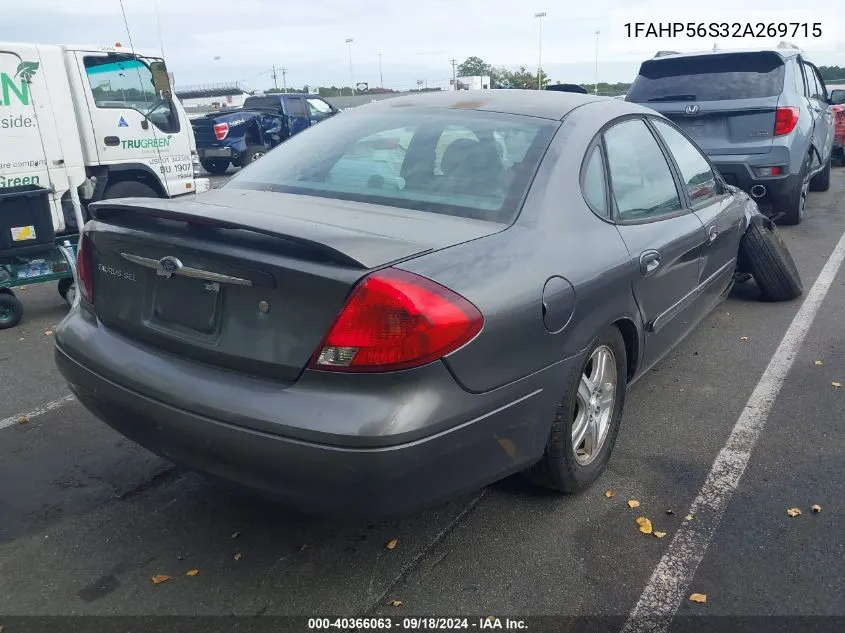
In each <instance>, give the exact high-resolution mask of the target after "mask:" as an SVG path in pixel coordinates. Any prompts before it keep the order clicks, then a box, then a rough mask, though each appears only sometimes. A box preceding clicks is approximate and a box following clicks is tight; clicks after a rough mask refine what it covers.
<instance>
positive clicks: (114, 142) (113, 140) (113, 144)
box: [103, 136, 120, 147]
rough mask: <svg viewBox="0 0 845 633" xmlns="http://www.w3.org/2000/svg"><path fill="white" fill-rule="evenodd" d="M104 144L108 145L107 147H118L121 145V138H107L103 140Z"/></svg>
mask: <svg viewBox="0 0 845 633" xmlns="http://www.w3.org/2000/svg"><path fill="white" fill-rule="evenodd" d="M103 143H105V144H106V147H117V146H118V145H120V138H119V137H117V136H107V137H106V138H104V139H103Z"/></svg>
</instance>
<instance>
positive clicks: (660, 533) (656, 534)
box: [654, 532, 666, 538]
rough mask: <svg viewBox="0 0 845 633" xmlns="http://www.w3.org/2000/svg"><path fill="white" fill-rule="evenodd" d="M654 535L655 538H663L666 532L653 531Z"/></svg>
mask: <svg viewBox="0 0 845 633" xmlns="http://www.w3.org/2000/svg"><path fill="white" fill-rule="evenodd" d="M654 535H655V536H656V537H657V538H663V537H664V536H666V532H655V533H654Z"/></svg>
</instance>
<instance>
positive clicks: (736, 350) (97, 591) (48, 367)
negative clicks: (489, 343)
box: [0, 169, 845, 625]
mask: <svg viewBox="0 0 845 633" xmlns="http://www.w3.org/2000/svg"><path fill="white" fill-rule="evenodd" d="M215 180H217V181H219V179H215ZM782 233H783V236H784V239H785V241H786V243H787V244H788V246H789V248H790V249H791V252H792V254H793V257H794V259H795V261H796V264H797V266H798V268H799V270H800V272H801V275H802V278H803V280H804V287H805V291H806V292H805V297H806V296H808V294H809V293H810V289H811V287H812V286H813V284H814V282H815V281H816V279H817V277H818V276H819V273H820V271H822V269H823V267H824V266H825V264H826V263H827V261H828V259H829V258H830V257H831V254H832V253H834V249H835V247H836V245H837V244H838V243H839V241H840V238H841V237H842V235H843V233H845V170H843V169H838V170H835V171H834V174H833V183H832V186H831V189H830V191H829V192H826V193H813V194H811V196H810V202H809V207H808V211H807V217H806V219H805V221H804V222H803V223H802V224H801V225H799V226H797V227H786V228H783V229H782ZM20 296H21V298H22V300H23V302H24V306H25V309H26V315H25V317H24V320H23V322H22V324H21V325H20V326H19V327H17V328H15V329H12V330H6V331H2V332H0V376H1V377H2V378H0V482H2V483H0V625H2V624H3V616H14V615H69V614H74V615H145V614H167V615H230V614H236V615H254V614H267V615H330V614H332V615H356V614H373V615H379V614H385V615H387V614H389V615H405V614H416V615H431V614H438V615H443V616H449V615H458V614H464V615H487V614H494V615H500V616H527V615H555V616H560V615H568V616H581V615H584V616H587V615H589V616H595V615H604V616H619V617H621V618H622V620H623V621H624V619H625V617H627V615H628V614H630V613H631V611H632V609H634V607H635V605H637V604H638V603H639V602H640V601H641V597H642V596H644V595H645V594H644V591H646V592H647V591H648V588H649V587H654V583H655V582H659V581H660V578H657V579H655V577H654V571H655V569H656V568H658V566H659V565H660V564H661V561H663V560H664V559H665V557H666V556H669V553H671V548H672V547H675V546H674V545H673V543H675V538H674V537H675V535H676V534H678V532H679V530H682V529H684V528H683V524H684V522H685V520H686V519H685V517H686V515H687V514H688V512H689V509H690V507H691V505H692V504H693V501H694V500H696V499H697V498H699V497H700V496H701V491H702V486H704V485H705V483H706V480H708V477H709V475H708V473H710V472H711V467H712V466H713V464H714V461H716V460H717V456H719V455H720V451H721V450H722V448H723V447H724V446H725V444H726V441H728V439H729V437H733V435H732V433H733V432H734V431H735V425H736V424H737V420H738V418H739V417H740V415H744V414H743V412H744V411H745V410H746V404H747V403H748V401H749V398H750V397H751V396H752V393H754V392H755V387H756V386H757V385H758V383H759V382H760V381H761V378H763V377H764V372H765V371H766V370H767V367H769V370H772V368H771V367H770V361H771V360H772V358H773V356H774V355H775V354H776V351H777V350H778V348H779V345H780V343H781V339H782V338H783V337H784V334H785V333H787V332H788V330H791V324H792V322H793V318H794V317H795V315H796V313H797V312H798V310H799V307H800V306H801V304H802V300H798V301H795V302H788V303H782V304H781V303H766V302H763V301H760V300H759V297H758V291H757V289H756V286H755V285H754V284H753V283H749V284H742V285H739V286H737V287H736V289H735V290H734V292H733V293H732V296H731V298H730V299H729V300H728V301H727V302H725V303H724V304H722V305H721V306H720V307H719V308H718V309H717V310H716V311H715V312H714V313H713V314H711V315H710V316H709V317H708V318H707V319H706V320H705V321H704V322H703V323H702V324H701V325H700V326H699V327H698V328H697V329H696V330H695V331H694V332H693V333H692V334H691V335H690V336H689V337H688V338H687V339H686V340H685V341H684V342H683V343H682V344H681V345H680V346H679V347H678V348H676V350H675V351H674V352H673V353H672V354H670V355H669V356H668V357H667V358H665V359H664V360H663V361H662V362H661V363H660V364H659V365H658V366H657V367H655V368H654V370H652V371H651V372H650V373H649V375H648V376H646V377H644V378H643V379H642V380H641V381H640V382H639V383H638V384H637V385H635V386H634V387H633V388H632V390H631V393H630V395H629V397H628V400H627V404H626V410H625V415H624V418H623V422H622V428H621V431H620V436H619V440H618V443H617V446H616V450H615V452H614V455H613V458H612V459H611V462H610V466H609V469H608V471H607V472H606V474H605V475H604V476H603V477H602V478H601V480H600V481H599V482H598V483H597V484H596V485H595V486H594V487H593V488H591V489H590V490H589V491H587V492H585V493H583V494H581V495H578V496H573V497H561V496H557V495H553V494H548V493H544V492H540V491H538V490H536V489H534V488H532V487H530V486H528V485H527V484H525V483H524V482H523V481H522V480H521V479H520V478H519V477H513V478H510V479H507V480H505V481H503V482H500V483H497V484H494V485H492V486H489V487H488V488H486V489H484V490H482V491H479V492H478V493H477V494H472V495H469V496H467V497H463V498H460V499H456V500H454V501H452V502H450V503H448V504H445V505H442V506H439V507H437V508H433V509H430V510H428V511H425V512H423V513H419V514H416V515H413V516H410V517H406V518H403V519H399V520H393V521H386V522H378V523H367V522H359V521H354V522H352V521H344V520H335V519H332V520H330V519H322V518H314V517H309V516H306V515H302V514H299V513H297V512H294V511H291V510H289V509H286V508H283V507H279V506H277V505H274V504H272V503H270V502H267V501H264V500H259V499H255V498H253V497H251V496H248V495H246V494H243V493H241V492H240V491H234V490H229V489H225V488H221V487H219V486H216V485H213V484H210V483H208V482H207V481H206V480H204V479H203V478H202V477H200V476H198V475H195V474H192V473H188V472H183V471H181V470H179V469H177V468H175V467H173V466H171V465H170V464H168V463H167V462H165V461H163V460H161V459H159V458H158V457H155V456H153V455H152V454H150V453H148V452H146V451H145V450H143V449H141V448H138V447H136V446H134V445H133V444H131V443H130V442H128V441H127V440H124V439H123V438H122V437H121V436H120V435H118V434H117V433H115V432H113V431H112V430H110V429H109V428H108V427H106V426H105V425H103V424H102V423H100V422H98V421H97V420H96V419H94V418H93V417H92V416H91V415H90V414H88V413H87V412H86V411H85V410H84V409H83V408H82V407H81V406H80V405H79V404H78V403H76V402H75V401H74V400H72V399H70V398H68V393H69V392H68V390H67V389H66V387H65V386H64V384H63V382H62V380H61V379H60V377H59V375H58V373H57V371H56V370H55V368H54V366H53V359H52V337H51V334H52V329H53V328H54V327H55V325H56V323H57V322H58V321H59V320H60V319H61V318H62V316H63V315H64V314H65V311H66V307H65V305H64V302H63V301H62V299H61V298H60V297H59V296H58V294H57V292H56V289H55V286H54V285H53V284H47V285H42V286H32V287H29V288H26V289H25V290H24V291H23V292H21V293H20ZM802 299H803V298H802ZM842 314H845V267H843V268H842V269H840V270H839V271H838V272H837V274H836V275H835V277H833V278H832V280H831V283H830V284H829V291H828V292H827V294H826V295H825V296H824V297H823V298H822V299H821V302H820V305H819V309H818V313H817V315H815V319H814V320H812V322H809V321H808V322H807V325H808V326H809V329H808V331H807V335H806V338H805V339H803V342H802V343H801V345H800V347H799V348H798V351H797V352H796V353H795V354H793V355H791V356H790V357H789V362H791V366H789V369H788V372H787V373H786V375H785V381H783V384H782V386H781V388H780V392H779V393H778V394H777V396H776V398H775V399H774V402H773V404H771V409H770V410H769V409H768V408H766V409H765V410H766V411H767V413H766V415H765V416H764V417H765V419H763V420H762V422H764V423H765V426H763V427H762V430H761V431H760V433H759V439H758V440H757V441H756V444H755V445H754V447H753V451H752V452H751V455H750V460H749V461H748V464H747V467H744V472H742V471H741V472H740V474H741V475H742V478H741V479H740V480H739V483H738V486H736V487H735V491H734V492H733V495H732V496H731V497H730V498H729V503H727V504H726V507H725V508H724V514H723V515H722V514H721V511H720V512H719V513H718V516H716V520H714V521H713V523H712V534H708V538H707V539H706V540H705V541H703V542H699V543H698V547H699V550H700V551H699V554H700V556H701V557H702V560H701V561H700V564H696V565H692V567H691V568H690V569H689V571H690V574H691V575H690V576H689V577H685V579H684V582H683V585H682V587H681V589H682V591H683V593H684V595H685V596H686V595H688V594H690V593H693V592H697V593H702V594H705V595H706V596H707V601H706V603H694V602H691V601H689V600H688V599H684V600H682V602H681V604H680V608H679V610H678V614H679V615H681V616H683V615H698V614H709V615H733V616H736V615H817V616H833V615H838V616H845V601H843V599H842V596H843V591H842V588H843V587H845V565H843V560H845V551H843V549H845V520H843V519H845V517H844V516H843V507H845V489H844V488H845V484H843V481H845V440H843V425H844V424H845V423H844V422H843V420H845V416H843V409H845V388H840V387H836V386H834V383H837V384H845V345H843V329H842V322H841V321H840V318H841V315H842ZM775 369H776V368H775ZM772 371H774V370H772ZM755 406H756V405H755ZM766 407H768V405H766ZM23 414H30V415H28V417H27V421H26V423H19V421H18V417H19V416H20V415H23ZM3 421H5V423H4V422H3ZM4 426H5V428H2V427H4ZM607 490H613V491H614V495H613V496H612V497H610V498H608V497H607V496H606V495H605V491H607ZM628 500H637V501H639V502H640V507H639V508H636V509H631V508H629V507H628V504H627V502H628ZM705 501H706V499H705ZM813 504H818V505H819V506H820V507H821V512H818V513H814V512H813V511H812V510H811V506H812V505H813ZM791 507H799V508H800V509H801V511H802V514H801V515H800V516H797V517H790V516H788V515H787V512H786V510H787V509H788V508H791ZM705 509H706V508H705ZM667 511H671V512H672V513H671V514H668V513H667ZM702 514H704V512H702ZM638 516H647V517H649V518H650V519H651V521H652V522H653V525H654V530H656V531H661V532H665V533H666V537H665V538H655V537H654V536H653V535H645V534H642V533H640V532H639V530H638V527H637V525H636V523H635V519H636V518H637V517H638ZM691 520H692V521H696V520H697V517H693V519H691ZM710 537H712V538H710ZM393 540H395V541H396V543H395V547H393V548H388V547H387V544H388V543H389V542H391V541H393ZM670 558H671V557H670ZM670 563H671V561H670ZM189 570H199V573H198V574H196V575H194V576H186V572H188V571H189ZM159 574H163V575H167V576H170V577H171V579H170V580H169V581H167V582H164V583H161V584H154V583H153V582H151V578H152V577H153V576H155V575H159ZM658 576H659V574H658ZM391 601H399V602H401V605H400V606H392V605H391Z"/></svg>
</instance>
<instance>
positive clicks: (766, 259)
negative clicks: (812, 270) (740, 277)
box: [739, 215, 804, 301]
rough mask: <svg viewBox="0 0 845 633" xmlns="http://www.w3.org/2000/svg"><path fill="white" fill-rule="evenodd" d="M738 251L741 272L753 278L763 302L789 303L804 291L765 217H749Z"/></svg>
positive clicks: (777, 233) (770, 224) (787, 250)
mask: <svg viewBox="0 0 845 633" xmlns="http://www.w3.org/2000/svg"><path fill="white" fill-rule="evenodd" d="M739 251H740V258H741V259H742V263H743V269H744V270H747V271H748V272H749V273H751V276H752V277H754V281H756V282H757V286H758V287H759V288H760V292H762V293H763V297H764V298H765V299H767V300H769V301H789V300H791V299H796V298H797V297H800V296H801V294H802V293H803V292H804V287H803V285H802V283H801V275H799V273H798V268H797V267H796V266H795V262H794V261H793V260H792V255H791V254H790V252H789V249H788V248H787V247H786V244H784V243H783V240H782V239H781V236H780V232H779V231H778V228H777V227H776V226H775V224H774V222H772V221H771V220H770V219H769V218H767V217H765V216H762V215H756V216H754V217H753V218H752V220H751V223H750V224H749V225H748V228H747V229H746V231H745V234H744V235H743V236H742V240H741V241H740V244H739Z"/></svg>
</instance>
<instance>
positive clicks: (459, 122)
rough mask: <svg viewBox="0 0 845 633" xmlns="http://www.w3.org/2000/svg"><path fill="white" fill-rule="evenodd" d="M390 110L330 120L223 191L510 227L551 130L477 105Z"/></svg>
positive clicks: (551, 126)
mask: <svg viewBox="0 0 845 633" xmlns="http://www.w3.org/2000/svg"><path fill="white" fill-rule="evenodd" d="M397 110H399V111H396V110H395V111H393V112H386V111H385V110H384V109H383V108H380V109H378V110H375V111H373V112H367V111H358V112H355V111H353V112H348V113H344V114H343V115H342V116H337V117H332V118H330V119H328V120H326V121H325V122H323V123H321V124H320V125H317V126H315V127H312V128H309V129H307V130H306V131H304V132H301V133H300V134H297V135H296V136H294V137H292V138H290V139H289V140H287V141H285V142H284V143H282V144H281V145H280V146H279V147H277V148H276V149H274V150H273V151H272V152H270V153H268V154H267V155H266V156H264V157H263V158H262V159H261V160H259V161H257V162H255V163H253V164H251V165H249V166H248V167H246V168H245V169H243V170H242V171H241V172H240V173H238V174H237V175H236V176H234V178H232V180H230V181H229V183H227V184H226V185H224V187H227V188H231V189H257V190H262V191H279V192H285V193H294V194H300V195H305V196H318V197H322V198H334V199H339V200H350V201H357V202H368V203H373V204H380V205H386V206H394V207H400V208H404V209H414V210H419V211H426V212H433V213H443V214H447V215H454V216H461V217H467V218H474V219H481V220H490V221H493V222H502V223H509V222H511V221H512V220H513V218H514V217H515V215H516V214H517V212H518V211H519V208H520V206H521V203H522V199H523V196H524V195H525V192H526V191H527V189H528V185H529V183H530V182H531V178H532V177H533V175H534V173H535V172H536V170H537V167H538V166H539V164H540V160H541V159H542V156H543V154H544V152H545V150H546V148H547V147H548V145H549V143H550V142H551V138H552V136H553V135H554V133H555V130H556V129H557V128H558V126H559V123H558V122H556V121H548V120H545V119H538V118H534V117H527V116H516V115H506V114H498V113H487V112H479V111H450V110H428V109H423V108H413V109H411V108H408V109H397Z"/></svg>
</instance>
